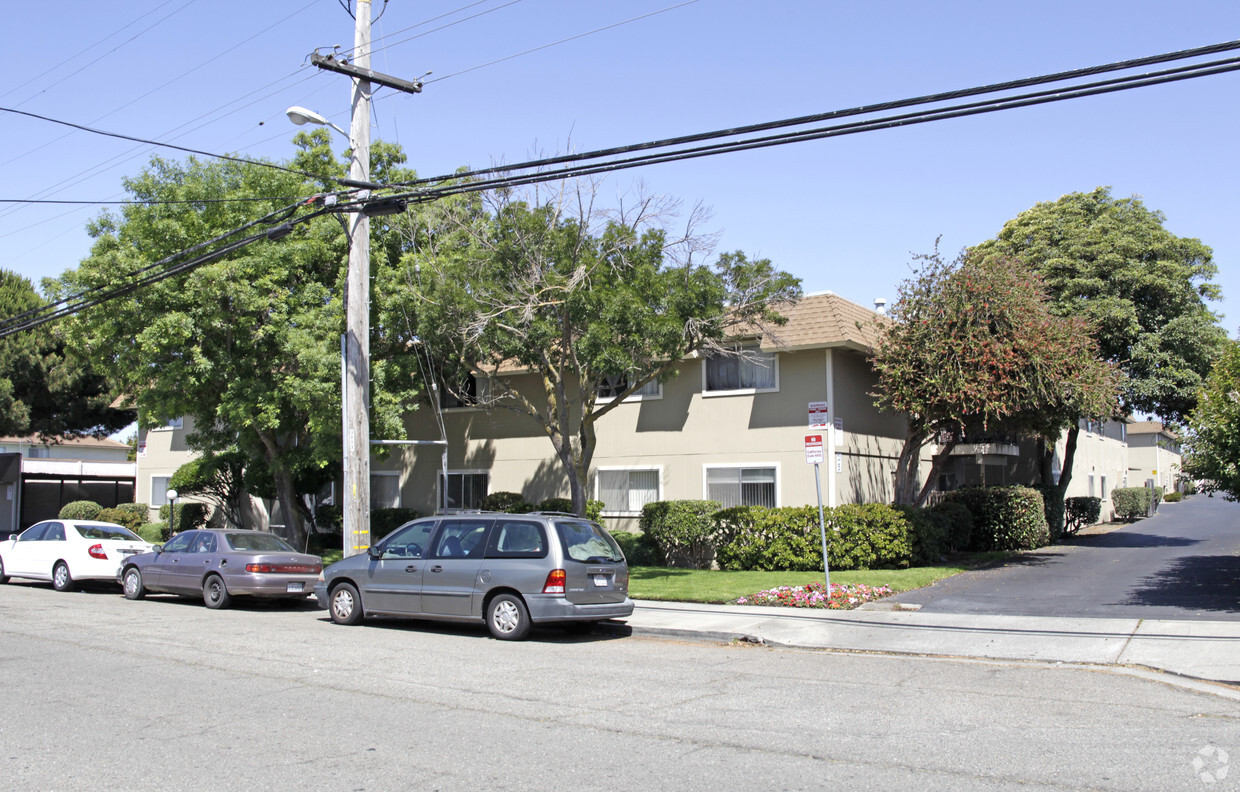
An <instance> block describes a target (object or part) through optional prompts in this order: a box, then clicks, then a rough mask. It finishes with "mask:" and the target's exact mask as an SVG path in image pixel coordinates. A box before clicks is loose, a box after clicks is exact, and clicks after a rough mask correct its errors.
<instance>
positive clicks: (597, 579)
mask: <svg viewBox="0 0 1240 792" xmlns="http://www.w3.org/2000/svg"><path fill="white" fill-rule="evenodd" d="M590 577H591V579H593V580H594V585H596V586H598V587H600V588H602V587H604V586H606V585H608V583H610V580H609V579H608V576H607V575H591V576H590Z"/></svg>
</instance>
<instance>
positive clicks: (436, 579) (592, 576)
mask: <svg viewBox="0 0 1240 792" xmlns="http://www.w3.org/2000/svg"><path fill="white" fill-rule="evenodd" d="M628 592H629V567H628V564H627V563H626V562H625V560H624V553H622V552H621V551H620V546H619V545H617V544H616V541H615V540H614V539H612V538H611V535H610V534H608V533H607V531H606V530H604V529H603V528H602V527H601V526H600V525H598V524H597V523H595V522H591V521H590V520H587V519H584V518H582V517H577V516H574V515H571V514H560V513H550V512H534V513H531V514H500V513H472V512H471V513H462V514H447V515H440V516H437V517H425V518H422V519H418V520H414V521H413V522H409V523H406V524H404V525H402V526H401V527H399V528H397V529H396V530H395V531H393V532H392V533H390V534H388V535H387V536H386V537H384V538H383V540H382V541H380V542H378V543H377V544H375V545H373V546H371V547H370V549H369V550H368V551H367V552H366V553H363V554H360V555H355V556H350V557H349V558H346V559H343V560H341V561H337V562H336V563H334V564H332V565H331V566H329V567H327V568H326V569H324V570H323V574H322V576H321V578H320V580H319V582H318V584H317V585H315V587H314V596H315V598H316V599H318V602H319V605H320V607H323V608H326V609H327V610H328V611H329V612H330V613H331V618H332V621H334V622H336V623H337V624H357V623H358V622H360V621H361V620H362V619H363V618H365V617H368V616H371V617H373V616H412V617H416V618H419V619H442V620H450V621H475V620H477V619H482V620H484V621H485V622H486V625H487V627H488V628H489V629H490V631H491V635H493V636H495V637H496V638H500V639H504V640H519V639H521V638H524V637H525V636H526V635H527V634H528V633H529V631H530V628H531V627H532V626H533V625H535V624H547V623H556V622H559V623H565V624H573V623H577V624H582V623H584V624H587V625H588V624H591V623H594V622H598V621H602V620H604V619H615V618H624V617H626V616H629V615H630V614H632V613H633V601H632V600H630V599H629V596H628Z"/></svg>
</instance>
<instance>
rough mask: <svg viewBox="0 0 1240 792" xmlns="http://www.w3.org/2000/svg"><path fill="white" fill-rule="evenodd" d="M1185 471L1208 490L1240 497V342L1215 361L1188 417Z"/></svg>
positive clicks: (1232, 343)
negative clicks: (1194, 407) (1195, 406)
mask: <svg viewBox="0 0 1240 792" xmlns="http://www.w3.org/2000/svg"><path fill="white" fill-rule="evenodd" d="M1182 469H1183V473H1184V475H1185V476H1187V477H1188V478H1191V479H1196V480H1198V481H1199V482H1200V484H1201V487H1202V489H1203V490H1205V491H1206V492H1219V493H1222V494H1223V496H1224V497H1225V498H1227V500H1240V341H1228V342H1227V343H1226V344H1225V345H1224V346H1223V352H1222V354H1220V355H1219V356H1218V359H1217V360H1216V361H1215V362H1214V368H1213V370H1212V371H1211V372H1210V375H1209V376H1208V377H1207V378H1206V382H1205V386H1204V387H1203V388H1202V390H1201V394H1200V396H1199V399H1198V401H1197V408H1196V409H1195V410H1193V412H1192V414H1191V415H1190V416H1189V419H1188V437H1187V443H1186V451H1185V454H1184V461H1183V468H1182Z"/></svg>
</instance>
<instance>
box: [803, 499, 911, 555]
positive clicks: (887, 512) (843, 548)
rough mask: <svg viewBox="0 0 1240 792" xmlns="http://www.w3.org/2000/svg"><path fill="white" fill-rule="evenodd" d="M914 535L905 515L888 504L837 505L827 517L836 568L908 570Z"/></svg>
mask: <svg viewBox="0 0 1240 792" xmlns="http://www.w3.org/2000/svg"><path fill="white" fill-rule="evenodd" d="M833 529H834V535H833V533H832V530H833ZM911 532H912V528H911V526H910V525H909V522H908V520H907V519H906V518H905V516H904V515H903V514H901V513H900V512H898V511H896V509H895V507H893V506H888V505H887V504H885V503H867V504H864V505H857V504H845V505H843V506H837V507H836V508H834V509H831V510H830V512H829V514H828V516H827V553H828V555H829V556H830V558H829V560H830V562H831V566H832V567H834V568H836V569H900V568H903V567H907V566H908V565H909V562H910V561H911V560H912V557H913V545H912V540H911V538H910V533H911ZM819 555H820V556H821V555H822V553H821V552H819ZM819 560H820V561H821V558H820V559H819Z"/></svg>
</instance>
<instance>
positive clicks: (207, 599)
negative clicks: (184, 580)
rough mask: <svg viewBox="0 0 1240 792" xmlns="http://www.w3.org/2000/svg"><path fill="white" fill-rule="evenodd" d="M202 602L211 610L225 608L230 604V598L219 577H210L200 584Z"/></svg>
mask: <svg viewBox="0 0 1240 792" xmlns="http://www.w3.org/2000/svg"><path fill="white" fill-rule="evenodd" d="M202 601H203V602H204V603H206V606H207V607H208V608H210V609H211V610H220V609H222V608H227V607H228V606H229V605H231V604H232V596H231V595H229V593H228V588H227V587H225V585H224V580H223V578H221V577H220V576H219V575H211V576H210V577H209V578H207V579H206V581H205V582H204V583H203V584H202Z"/></svg>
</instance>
